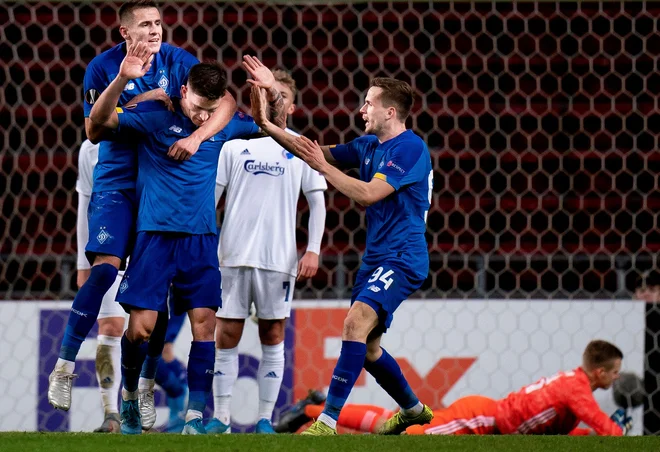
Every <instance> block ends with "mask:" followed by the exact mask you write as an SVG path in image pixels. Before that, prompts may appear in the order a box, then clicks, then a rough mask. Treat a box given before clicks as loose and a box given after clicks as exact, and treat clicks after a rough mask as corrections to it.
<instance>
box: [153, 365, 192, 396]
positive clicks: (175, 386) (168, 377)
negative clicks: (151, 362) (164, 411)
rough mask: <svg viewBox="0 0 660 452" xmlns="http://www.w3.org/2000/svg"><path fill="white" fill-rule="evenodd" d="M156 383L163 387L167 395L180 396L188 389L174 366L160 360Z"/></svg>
mask: <svg viewBox="0 0 660 452" xmlns="http://www.w3.org/2000/svg"><path fill="white" fill-rule="evenodd" d="M175 361H176V360H175ZM179 365H180V364H179ZM156 383H158V386H160V387H161V388H163V390H164V391H165V394H167V397H179V396H180V395H181V394H183V393H184V391H185V390H186V388H185V383H184V381H183V380H182V379H181V378H180V375H179V374H178V373H177V372H176V371H175V370H173V368H172V366H169V363H166V362H164V361H161V362H160V365H159V366H158V370H157V371H156Z"/></svg>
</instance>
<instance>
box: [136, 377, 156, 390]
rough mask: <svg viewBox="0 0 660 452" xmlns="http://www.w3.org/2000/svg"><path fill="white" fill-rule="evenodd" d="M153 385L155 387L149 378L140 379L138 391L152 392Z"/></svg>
mask: <svg viewBox="0 0 660 452" xmlns="http://www.w3.org/2000/svg"><path fill="white" fill-rule="evenodd" d="M155 385H156V380H154V379H151V378H144V377H140V379H139V380H138V389H140V390H143V391H144V390H148V391H153V390H154V386H155Z"/></svg>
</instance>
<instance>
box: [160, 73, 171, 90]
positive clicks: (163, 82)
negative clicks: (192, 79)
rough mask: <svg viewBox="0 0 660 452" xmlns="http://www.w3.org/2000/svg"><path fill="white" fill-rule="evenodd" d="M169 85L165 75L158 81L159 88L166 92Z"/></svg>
mask: <svg viewBox="0 0 660 452" xmlns="http://www.w3.org/2000/svg"><path fill="white" fill-rule="evenodd" d="M169 84H170V81H169V80H168V79H167V77H165V74H162V75H161V76H160V78H159V79H158V86H160V87H161V88H163V89H165V90H166V89H167V87H168V85H169Z"/></svg>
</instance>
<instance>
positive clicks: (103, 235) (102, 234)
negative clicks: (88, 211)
mask: <svg viewBox="0 0 660 452" xmlns="http://www.w3.org/2000/svg"><path fill="white" fill-rule="evenodd" d="M111 238H112V236H111V235H110V234H108V233H107V232H106V230H105V228H101V232H99V233H98V234H97V236H96V240H97V241H98V242H99V243H100V244H101V245H103V244H104V243H105V242H107V241H108V239H111Z"/></svg>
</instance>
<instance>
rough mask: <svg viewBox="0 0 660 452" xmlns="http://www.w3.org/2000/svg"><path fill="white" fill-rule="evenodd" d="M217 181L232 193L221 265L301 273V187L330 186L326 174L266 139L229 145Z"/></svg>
mask: <svg viewBox="0 0 660 452" xmlns="http://www.w3.org/2000/svg"><path fill="white" fill-rule="evenodd" d="M287 132H289V133H291V134H294V133H293V132H292V131H290V130H288V129H287ZM217 184H218V185H222V186H224V187H226V192H227V198H226V204H225V217H224V220H223V224H222V226H221V229H220V242H219V247H218V257H219V259H220V266H221V267H254V268H261V269H264V270H271V271H277V272H281V273H287V274H289V275H293V276H296V273H297V266H298V253H297V249H296V210H297V207H298V196H299V195H300V190H301V189H302V191H303V193H309V192H311V191H314V190H325V189H327V188H328V186H327V184H326V182H325V178H324V177H323V176H321V175H320V174H319V173H318V171H315V170H313V169H312V168H310V167H309V166H308V165H307V164H306V163H305V162H303V161H302V160H300V159H299V158H297V157H295V156H294V155H293V154H291V153H289V152H288V151H286V150H285V149H284V148H282V146H280V145H279V144H278V143H277V142H276V141H275V140H273V139H272V138H270V137H265V138H256V139H253V140H232V141H228V142H227V143H225V145H224V146H223V147H222V150H221V151H220V159H219V161H218V176H217ZM217 201H218V200H216V203H217Z"/></svg>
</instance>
